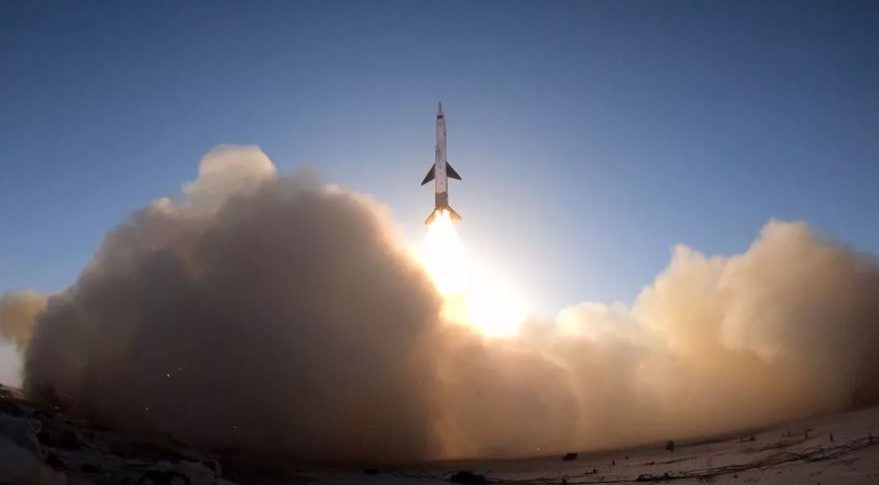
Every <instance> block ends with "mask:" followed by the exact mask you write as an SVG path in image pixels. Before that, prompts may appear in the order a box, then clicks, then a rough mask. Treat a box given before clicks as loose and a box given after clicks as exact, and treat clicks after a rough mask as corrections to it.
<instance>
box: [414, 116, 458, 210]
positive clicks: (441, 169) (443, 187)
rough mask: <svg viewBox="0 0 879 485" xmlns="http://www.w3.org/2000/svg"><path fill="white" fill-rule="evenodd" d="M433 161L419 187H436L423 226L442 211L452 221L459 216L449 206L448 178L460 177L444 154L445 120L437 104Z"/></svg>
mask: <svg viewBox="0 0 879 485" xmlns="http://www.w3.org/2000/svg"><path fill="white" fill-rule="evenodd" d="M435 155H436V156H435V161H434V164H433V166H432V167H430V171H429V172H427V175H426V176H425V177H424V180H423V181H422V182H421V185H424V184H426V183H428V182H430V181H431V180H434V181H435V187H436V202H435V205H434V209H433V211H431V213H430V215H429V216H427V220H426V221H424V223H425V224H430V223H431V222H433V219H434V217H436V216H437V215H438V214H441V213H442V211H447V212H448V213H449V215H450V216H451V218H452V220H455V221H460V220H461V216H460V215H458V213H457V212H455V209H452V207H451V206H450V205H449V177H451V178H453V179H458V180H461V176H460V175H458V172H456V171H455V169H454V168H452V166H451V165H449V160H448V158H447V154H446V118H445V116H444V115H443V105H442V103H439V104H438V105H437V111H436V151H435Z"/></svg>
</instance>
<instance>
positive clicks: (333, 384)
mask: <svg viewBox="0 0 879 485" xmlns="http://www.w3.org/2000/svg"><path fill="white" fill-rule="evenodd" d="M14 298H15V297H9V296H8V297H5V298H4V299H3V300H2V301H0V311H3V310H2V309H3V308H5V307H8V306H10V305H11V303H10V302H12V301H14ZM441 304H442V302H441V299H440V297H439V296H438V295H437V293H436V291H435V289H434V288H433V286H432V284H431V283H430V282H429V281H428V280H427V277H426V276H425V274H424V272H423V271H422V269H421V268H420V267H419V266H418V264H416V263H414V262H413V260H412V258H411V257H410V256H409V255H408V253H407V252H406V251H404V250H403V249H402V244H401V242H400V238H399V236H398V235H396V233H395V232H394V230H393V228H392V226H391V224H390V222H389V217H388V215H387V214H386V211H385V210H384V209H382V208H381V206H379V205H378V204H377V203H375V202H374V201H372V200H371V199H369V198H368V197H365V196H362V195H357V194H352V193H348V192H346V191H344V190H341V189H339V188H335V187H331V186H324V185H321V184H320V183H318V182H317V181H316V180H315V178H314V177H313V176H312V175H310V174H308V173H299V174H295V175H292V176H279V175H277V174H276V173H275V169H274V166H273V165H272V163H271V162H270V161H269V160H268V158H267V157H266V156H265V155H264V154H263V153H262V152H261V151H259V149H257V148H254V147H221V148H219V149H217V150H215V151H213V152H211V153H209V154H208V155H207V156H206V157H205V158H204V159H203V161H202V164H201V167H200V171H199V177H198V179H197V180H196V181H195V182H193V183H191V184H188V185H186V186H185V187H184V191H183V197H182V198H181V199H180V200H170V199H161V200H159V201H157V202H156V203H154V204H152V205H151V206H149V207H147V208H145V209H143V210H141V211H139V212H137V213H136V214H134V215H133V216H132V217H131V218H130V219H129V220H128V221H127V222H126V223H124V224H123V225H122V226H120V227H118V228H117V229H115V230H114V231H113V232H111V233H110V234H109V235H108V236H107V238H106V240H105V241H104V243H103V245H102V247H101V248H100V250H99V251H98V253H97V254H96V256H95V258H94V260H93V261H92V263H91V264H90V265H89V267H88V268H86V269H85V270H84V271H83V273H82V274H81V275H80V277H79V279H78V280H77V282H76V283H75V284H74V285H73V286H72V287H71V288H69V289H68V290H66V291H65V292H63V293H61V294H58V295H54V296H52V297H50V298H49V300H48V305H47V306H46V308H45V309H44V310H42V312H41V313H39V315H38V316H37V317H36V323H35V324H34V325H33V326H31V325H30V324H29V323H28V322H29V321H31V319H32V316H33V314H34V312H30V313H24V314H23V315H25V316H24V317H23V318H16V319H15V321H16V322H24V324H22V325H19V324H15V325H11V326H9V328H21V329H24V330H25V331H24V332H23V333H21V334H18V333H14V332H12V331H11V330H9V331H7V329H6V328H7V324H6V323H5V321H6V318H4V323H3V332H4V335H20V336H19V337H16V338H17V339H18V341H20V342H24V343H26V342H27V339H28V336H29V334H28V333H27V332H26V330H27V329H29V328H33V329H34V334H33V338H32V341H31V343H30V347H29V350H28V353H27V360H26V366H25V371H26V372H25V373H26V375H25V378H26V379H25V386H26V390H27V392H29V393H30V394H31V395H32V396H35V397H37V398H39V399H44V400H50V401H53V402H55V403H57V404H60V405H63V406H66V407H67V408H69V410H70V412H72V413H75V414H78V415H81V416H85V417H87V418H90V419H92V420H95V421H98V422H100V423H103V424H108V425H113V426H118V427H121V428H125V429H129V430H131V431H134V432H139V433H144V434H150V433H154V434H165V433H167V434H171V435H173V436H175V437H177V438H179V439H182V440H184V441H188V442H190V443H193V444H196V445H200V446H204V447H209V448H214V449H217V448H219V449H232V450H240V451H243V452H250V453H260V454H272V455H276V456H283V457H294V458H301V459H334V460H339V459H342V460H348V459H352V460H370V461H391V462H393V461H407V460H416V459H430V458H439V457H463V456H515V455H532V454H539V453H550V452H560V451H565V450H573V449H596V448H603V447H611V446H621V445H627V444H634V443H639V442H645V441H651V440H660V439H675V438H682V437H686V436H695V435H702V434H708V433H713V432H719V431H726V430H732V429H736V428H741V427H746V426H756V425H762V424H768V423H771V422H774V421H778V420H783V419H794V418H798V417H804V416H808V415H812V414H816V413H823V412H832V411H837V410H842V409H846V408H849V407H852V406H854V405H859V404H867V403H875V402H877V398H879V375H877V372H879V353H877V352H875V351H874V348H875V347H876V346H877V344H879V264H877V262H876V260H875V259H874V258H873V257H871V256H869V255H865V254H860V253H857V252H855V251H853V250H852V249H850V248H847V247H844V246H841V245H839V244H836V243H834V242H832V241H828V240H825V239H823V238H821V237H819V236H818V235H817V234H815V233H814V232H813V231H812V230H810V229H809V228H808V227H807V226H806V225H805V224H803V223H788V222H781V221H774V222H770V223H769V224H767V225H766V227H765V228H764V229H763V231H762V233H761V234H760V236H759V238H758V239H757V240H756V241H755V242H754V243H753V245H752V246H751V247H750V248H749V249H748V250H747V251H746V252H744V253H743V254H740V255H736V256H731V257H706V256H704V255H702V254H700V253H698V252H695V251H693V250H691V249H689V248H686V247H683V246H680V247H677V248H675V250H674V253H673V256H672V260H671V263H670V264H669V266H668V268H667V269H666V270H665V271H664V272H663V273H662V274H660V275H659V276H658V277H657V279H656V280H655V281H654V282H653V284H652V285H650V286H649V287H647V288H645V289H644V290H643V292H642V293H641V294H640V295H639V296H638V297H637V299H636V300H635V302H634V303H633V304H632V305H631V306H630V307H629V306H626V305H623V304H614V305H605V304H601V303H593V302H587V303H582V304H579V305H574V306H571V307H569V308H566V309H564V310H562V311H561V312H560V313H559V314H558V315H557V316H556V317H555V318H554V319H549V320H539V319H535V320H534V321H531V322H529V323H528V324H527V325H525V327H524V329H523V331H522V332H521V334H520V335H518V336H516V337H514V338H506V339H497V340H494V339H486V338H484V337H482V336H480V335H478V334H476V333H474V332H473V331H471V330H469V329H468V328H466V327H462V326H458V325H455V324H449V323H445V322H443V321H441V320H440V317H439V315H440V314H441V312H440V307H441ZM38 306H39V305H37V307H38ZM35 308H36V307H35ZM0 315H6V313H0ZM9 321H12V320H9ZM6 332H8V333H6Z"/></svg>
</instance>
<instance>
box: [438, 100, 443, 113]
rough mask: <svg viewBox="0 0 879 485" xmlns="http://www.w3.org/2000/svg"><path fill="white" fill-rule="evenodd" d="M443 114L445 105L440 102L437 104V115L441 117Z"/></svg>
mask: <svg viewBox="0 0 879 485" xmlns="http://www.w3.org/2000/svg"><path fill="white" fill-rule="evenodd" d="M442 114H443V103H442V102H441V101H440V102H438V103H436V115H437V116H440V115H442Z"/></svg>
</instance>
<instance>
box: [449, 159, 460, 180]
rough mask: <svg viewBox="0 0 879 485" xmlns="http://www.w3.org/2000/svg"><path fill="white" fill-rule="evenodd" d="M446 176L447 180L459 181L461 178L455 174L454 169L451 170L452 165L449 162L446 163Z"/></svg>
mask: <svg viewBox="0 0 879 485" xmlns="http://www.w3.org/2000/svg"><path fill="white" fill-rule="evenodd" d="M446 174H448V176H449V178H451V179H457V180H461V176H460V175H458V172H456V171H455V169H454V168H452V164H451V163H449V162H446Z"/></svg>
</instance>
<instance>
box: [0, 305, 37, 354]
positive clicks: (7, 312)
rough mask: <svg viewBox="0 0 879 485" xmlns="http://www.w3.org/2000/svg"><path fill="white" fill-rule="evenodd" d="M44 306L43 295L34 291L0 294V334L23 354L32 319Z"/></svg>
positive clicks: (31, 326) (27, 343)
mask: <svg viewBox="0 0 879 485" xmlns="http://www.w3.org/2000/svg"><path fill="white" fill-rule="evenodd" d="M45 307H46V297H45V295H41V294H39V293H37V292H34V291H24V292H21V293H6V294H4V295H0V336H2V337H3V338H4V339H5V340H7V341H10V342H12V343H14V344H15V347H16V349H17V350H18V351H19V352H20V353H22V354H24V352H25V351H26V350H27V348H28V346H29V345H30V341H31V335H33V325H34V320H35V319H36V318H37V315H38V314H39V313H40V312H41V311H43V308H45Z"/></svg>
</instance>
